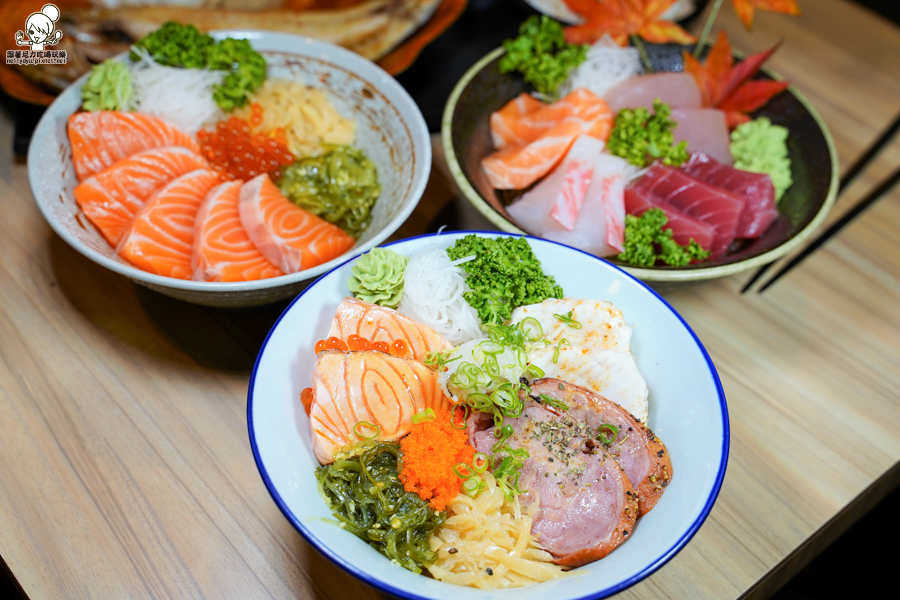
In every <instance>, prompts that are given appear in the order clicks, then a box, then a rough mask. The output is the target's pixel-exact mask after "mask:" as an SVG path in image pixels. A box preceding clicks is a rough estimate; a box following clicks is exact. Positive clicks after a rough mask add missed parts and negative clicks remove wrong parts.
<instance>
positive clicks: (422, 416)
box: [410, 408, 437, 425]
mask: <svg viewBox="0 0 900 600" xmlns="http://www.w3.org/2000/svg"><path fill="white" fill-rule="evenodd" d="M435 419H437V415H435V414H434V409H433V408H426V409H425V410H423V411H419V412H417V413H416V414H414V415H413V416H412V419H410V420H411V421H412V422H413V425H416V424H418V423H424V422H425V421H434V420H435Z"/></svg>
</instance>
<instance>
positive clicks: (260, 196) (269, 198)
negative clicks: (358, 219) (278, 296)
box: [239, 174, 356, 273]
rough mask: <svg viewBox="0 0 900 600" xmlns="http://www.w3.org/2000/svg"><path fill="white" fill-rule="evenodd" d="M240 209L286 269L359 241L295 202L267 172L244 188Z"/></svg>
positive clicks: (265, 250)
mask: <svg viewBox="0 0 900 600" xmlns="http://www.w3.org/2000/svg"><path fill="white" fill-rule="evenodd" d="M239 209H240V213H241V223H242V224H243V225H244V229H245V230H246V231H247V235H249V236H250V239H251V240H253V243H254V244H256V247H257V248H259V251H260V252H262V255H263V256H265V257H266V258H267V259H269V260H270V261H272V263H274V264H275V265H276V266H278V268H280V269H281V270H282V271H284V272H285V273H296V272H297V271H302V270H304V269H309V268H311V267H315V266H316V265H321V264H322V263H325V262H328V261H329V260H332V259H334V258H337V257H338V256H340V255H341V254H343V253H344V252H346V251H347V250H349V249H350V248H352V247H353V244H355V243H356V240H354V239H353V238H352V237H351V236H349V235H348V234H346V233H344V232H343V231H342V230H341V229H340V228H339V227H338V226H336V225H332V224H331V223H329V222H328V221H325V220H323V219H320V218H319V217H317V216H315V215H314V214H311V213H309V212H307V211H305V210H303V209H302V208H300V207H299V206H296V205H295V204H292V203H291V201H290V200H288V199H287V198H285V197H284V194H282V193H281V190H279V189H278V187H276V186H275V184H274V183H272V180H271V179H269V176H268V175H265V174H263V175H259V176H258V177H254V178H253V179H251V180H250V181H248V182H247V183H245V184H244V187H242V188H241V199H240V204H239Z"/></svg>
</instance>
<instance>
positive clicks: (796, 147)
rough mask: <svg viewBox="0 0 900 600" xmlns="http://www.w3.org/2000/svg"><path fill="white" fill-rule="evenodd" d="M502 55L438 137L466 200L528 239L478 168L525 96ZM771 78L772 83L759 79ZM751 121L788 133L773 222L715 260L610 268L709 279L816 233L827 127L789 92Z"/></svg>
mask: <svg viewBox="0 0 900 600" xmlns="http://www.w3.org/2000/svg"><path fill="white" fill-rule="evenodd" d="M647 49H648V52H649V54H650V57H651V60H652V62H653V66H654V68H655V70H656V71H675V70H680V69H681V47H680V46H676V45H674V44H665V45H661V46H655V45H653V44H650V45H648V48H647ZM502 55H503V49H502V48H498V49H497V50H494V51H493V52H491V53H490V54H488V55H487V56H485V57H484V58H482V59H481V60H480V61H478V62H477V63H476V64H475V65H474V66H473V67H472V68H471V69H469V71H468V72H467V73H466V74H465V75H464V76H463V77H462V79H460V80H459V82H458V83H457V84H456V87H455V88H454V89H453V93H452V94H451V95H450V98H449V99H448V100H447V106H446V108H445V109H444V118H443V122H442V124H441V136H442V138H443V144H444V152H445V154H446V157H447V163H448V165H449V168H450V172H451V174H452V175H453V178H454V180H455V181H456V183H457V185H459V188H460V190H462V193H463V195H465V197H466V199H468V200H469V202H471V203H472V205H473V206H475V208H476V209H478V211H479V212H480V213H481V214H482V215H484V216H485V217H486V218H487V219H488V220H489V221H490V222H491V223H493V224H494V225H495V226H496V227H498V228H499V229H500V230H501V231H506V232H508V233H528V232H527V231H523V230H522V229H520V228H519V227H518V226H517V225H516V223H515V222H514V221H513V220H512V219H511V218H510V216H509V214H508V213H507V212H506V208H505V205H504V199H502V198H501V197H499V195H498V194H497V190H494V189H492V188H491V186H490V184H489V183H488V181H487V176H486V175H485V174H484V172H483V171H482V169H481V159H482V158H484V157H485V156H487V155H488V154H490V153H491V152H492V151H493V150H494V148H493V146H492V144H491V137H490V129H489V125H488V119H489V116H490V113H491V112H492V111H495V110H497V109H499V108H500V107H501V106H503V105H504V104H505V103H506V102H508V101H509V100H511V99H513V98H515V97H516V96H517V95H519V94H520V93H522V92H524V91H529V89H528V88H527V87H526V85H525V84H524V82H523V81H522V78H521V77H520V76H518V75H517V74H513V73H507V74H500V72H499V71H498V69H497V61H498V60H499V58H500V57H501V56H502ZM770 76H771V77H775V78H777V76H774V75H772V74H767V75H761V77H770ZM754 116H765V117H769V118H770V119H771V120H772V122H773V123H776V124H778V125H783V126H785V127H787V128H788V129H789V130H790V137H789V139H788V151H789V153H790V158H791V171H792V176H793V179H794V185H793V186H791V188H790V189H789V190H788V191H787V192H786V193H785V195H784V197H783V198H782V199H781V200H780V201H779V204H778V211H779V218H778V220H776V221H775V223H773V224H772V226H771V227H769V229H768V230H767V231H766V232H765V233H764V234H763V236H762V237H760V238H759V239H757V240H753V241H752V242H743V245H742V246H739V247H737V248H734V249H733V250H732V251H730V252H729V253H728V254H726V255H725V256H723V257H721V258H719V259H716V260H715V261H712V262H707V263H701V264H699V265H691V266H689V267H683V268H676V267H654V268H639V267H631V266H628V265H625V264H622V263H618V262H617V261H615V260H614V259H611V260H610V262H612V263H613V264H616V265H617V266H619V267H621V268H623V269H624V270H625V271H627V272H628V273H630V274H631V275H634V276H635V277H638V278H639V279H643V280H644V281H657V282H683V281H695V280H702V279H713V278H716V277H725V276H727V275H734V274H736V273H740V272H742V271H746V270H747V269H752V268H754V267H758V266H760V265H764V264H767V263H770V262H772V261H773V260H776V259H778V258H780V257H782V256H784V255H785V254H787V253H788V252H791V251H792V250H794V249H795V248H797V247H798V246H800V245H801V244H802V243H803V242H804V241H805V240H806V239H808V238H809V237H810V236H811V235H813V234H814V233H815V232H816V230H817V229H818V228H819V227H820V226H821V225H822V223H823V222H824V221H825V217H826V216H827V215H828V212H829V211H830V210H831V207H832V206H833V204H834V201H835V198H836V197H837V190H838V160H837V152H836V151H835V147H834V141H833V140H832V139H831V134H830V133H829V132H828V128H827V127H826V126H825V123H824V122H823V121H822V119H821V118H820V117H819V115H818V114H817V113H816V111H815V109H814V108H813V107H812V105H811V104H809V102H808V101H807V100H806V99H805V98H804V97H803V96H802V95H801V94H800V93H799V92H797V90H795V89H794V88H789V89H788V91H787V92H785V93H782V94H779V95H778V96H776V97H775V98H773V99H772V100H771V101H770V102H769V103H768V104H767V105H766V106H765V107H763V109H762V110H760V111H758V112H757V113H755V114H754Z"/></svg>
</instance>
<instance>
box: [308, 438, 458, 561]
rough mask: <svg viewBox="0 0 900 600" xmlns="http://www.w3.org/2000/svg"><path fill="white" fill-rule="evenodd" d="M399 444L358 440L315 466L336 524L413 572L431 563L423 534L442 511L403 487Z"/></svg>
mask: <svg viewBox="0 0 900 600" xmlns="http://www.w3.org/2000/svg"><path fill="white" fill-rule="evenodd" d="M399 461H400V444H398V443H387V442H374V441H363V442H360V443H358V444H357V445H355V446H353V447H351V449H350V450H348V451H345V452H342V453H338V454H337V455H335V460H334V462H333V463H331V464H330V465H326V466H324V467H319V468H318V469H316V479H318V480H319V494H321V496H322V498H323V499H324V500H325V503H326V504H327V505H328V508H329V509H331V511H332V514H334V516H335V518H336V519H338V520H339V521H340V522H341V527H343V528H344V529H346V530H347V531H349V532H351V533H353V534H354V535H356V536H358V537H359V538H361V539H362V540H364V541H366V542H369V545H371V546H372V547H373V548H375V549H376V550H378V551H379V552H381V553H382V554H384V555H385V556H387V557H388V558H390V559H391V560H393V561H396V562H397V564H399V565H400V566H402V567H404V568H406V569H409V570H410V571H413V572H415V573H421V572H422V567H423V566H427V565H430V564H432V563H433V562H434V560H435V558H436V555H435V553H434V552H432V550H431V546H430V545H429V543H428V538H429V537H430V536H431V534H432V533H434V531H435V530H437V528H438V527H440V526H441V525H443V524H444V519H446V516H447V515H446V513H445V512H443V511H441V512H437V511H435V510H434V509H432V508H431V507H430V506H429V504H428V501H426V500H422V499H421V498H419V495H418V494H416V493H413V492H407V491H406V490H405V489H403V484H402V483H401V482H400V479H399V472H400V466H399Z"/></svg>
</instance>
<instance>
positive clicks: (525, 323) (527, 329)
mask: <svg viewBox="0 0 900 600" xmlns="http://www.w3.org/2000/svg"><path fill="white" fill-rule="evenodd" d="M519 328H520V329H521V330H522V333H524V334H525V341H526V342H537V341H538V340H540V339H541V338H542V337H544V328H543V327H541V322H540V321H538V320H537V319H535V318H534V317H525V318H524V319H522V321H521V322H520V323H519Z"/></svg>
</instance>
